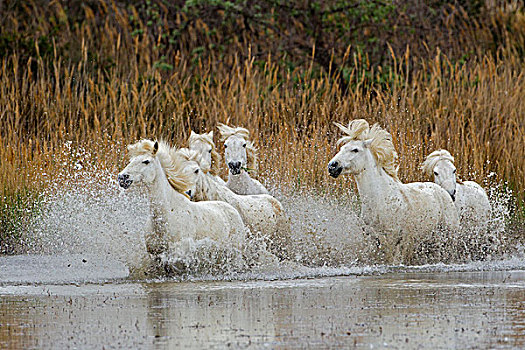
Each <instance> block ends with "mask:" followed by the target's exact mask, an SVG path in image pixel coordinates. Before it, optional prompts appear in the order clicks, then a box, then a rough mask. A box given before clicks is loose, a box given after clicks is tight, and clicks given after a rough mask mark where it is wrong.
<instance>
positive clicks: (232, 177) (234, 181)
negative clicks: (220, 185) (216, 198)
mask: <svg viewBox="0 0 525 350" xmlns="http://www.w3.org/2000/svg"><path fill="white" fill-rule="evenodd" d="M218 128H219V131H220V133H221V141H223V142H224V148H225V150H224V158H225V159H226V164H227V165H228V168H229V169H230V172H229V174H228V181H227V182H226V186H227V187H228V188H229V189H230V190H232V191H233V192H235V193H237V194H242V195H245V194H268V190H267V189H266V188H265V187H264V186H263V185H262V184H261V183H260V182H259V181H257V180H255V179H252V178H251V177H250V175H249V174H248V171H252V170H253V171H256V170H257V153H256V149H255V147H254V146H253V143H252V142H251V141H250V140H249V139H248V138H249V137H250V132H249V131H248V130H247V129H245V128H241V127H237V128H232V127H229V126H227V125H224V124H219V126H218Z"/></svg>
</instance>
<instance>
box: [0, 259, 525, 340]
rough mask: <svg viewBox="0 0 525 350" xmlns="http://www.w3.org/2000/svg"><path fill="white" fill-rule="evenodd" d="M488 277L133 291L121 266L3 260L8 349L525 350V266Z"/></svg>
mask: <svg viewBox="0 0 525 350" xmlns="http://www.w3.org/2000/svg"><path fill="white" fill-rule="evenodd" d="M108 266H111V267H110V268H108ZM482 266H485V267H487V266H490V265H483V264H479V265H476V264H471V265H457V266H449V267H444V266H426V267H418V268H406V267H388V268H387V267H384V268H370V269H364V270H360V271H357V270H356V271H354V272H355V274H354V273H351V272H349V271H343V270H341V271H339V272H340V273H341V274H346V276H332V277H330V276H327V277H319V278H310V279H305V278H299V279H288V280H282V279H281V280H251V281H217V282H213V281H186V282H181V281H173V280H164V281H160V280H156V281H149V282H133V281H129V280H126V279H123V277H125V267H124V266H122V265H120V266H118V264H116V263H114V262H111V261H106V262H93V261H90V258H89V257H82V256H77V255H73V256H69V257H47V258H44V259H43V260H42V257H31V256H19V257H7V258H6V257H4V258H0V267H1V269H0V280H1V281H2V283H1V284H0V301H1V302H0V348H13V349H16V348H19V349H28V348H97V349H100V348H282V349H290V348H307V347H309V348H316V349H322V348H333V347H344V348H351V347H359V348H393V349H406V348H434V349H450V348H460V349H468V348H472V349H474V348H476V349H477V348H501V349H507V348H508V349H511V348H516V349H517V348H523V347H525V271H522V270H521V269H523V268H524V267H525V262H523V261H521V260H513V261H507V262H501V263H498V264H494V265H492V266H490V267H491V268H492V269H493V270H492V271H483V268H482ZM17 268H18V269H21V270H22V272H21V273H20V274H17V272H16V270H17ZM50 268H52V270H53V271H56V272H55V275H53V274H46V273H45V271H49V270H50ZM498 269H500V271H497V270H498ZM68 270H69V271H70V273H71V275H68V276H65V277H64V274H66V273H67V271H68ZM60 271H62V272H60ZM317 273H318V274H319V275H322V274H323V273H326V274H336V273H337V271H333V270H326V271H323V270H322V269H318V270H317ZM17 276H18V277H17ZM66 279H71V280H73V281H74V280H75V279H76V280H78V281H79V282H75V283H74V284H71V283H62V282H64V281H65V280H66ZM89 280H91V281H93V282H91V283H90V282H86V281H89ZM97 280H98V282H95V281H97ZM104 280H105V281H106V282H103V281H104ZM80 281H83V282H80Z"/></svg>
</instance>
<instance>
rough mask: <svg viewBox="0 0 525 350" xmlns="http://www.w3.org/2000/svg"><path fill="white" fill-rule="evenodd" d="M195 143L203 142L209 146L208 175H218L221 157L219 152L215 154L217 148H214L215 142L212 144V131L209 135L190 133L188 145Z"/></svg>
mask: <svg viewBox="0 0 525 350" xmlns="http://www.w3.org/2000/svg"><path fill="white" fill-rule="evenodd" d="M195 142H203V143H207V144H208V145H210V146H211V169H210V173H211V174H212V175H213V176H217V175H219V172H220V165H221V164H222V160H221V155H220V154H219V152H217V147H215V142H213V131H212V132H211V134H206V133H204V134H197V133H195V132H192V133H191V135H190V140H189V144H190V146H191V144H193V143H195Z"/></svg>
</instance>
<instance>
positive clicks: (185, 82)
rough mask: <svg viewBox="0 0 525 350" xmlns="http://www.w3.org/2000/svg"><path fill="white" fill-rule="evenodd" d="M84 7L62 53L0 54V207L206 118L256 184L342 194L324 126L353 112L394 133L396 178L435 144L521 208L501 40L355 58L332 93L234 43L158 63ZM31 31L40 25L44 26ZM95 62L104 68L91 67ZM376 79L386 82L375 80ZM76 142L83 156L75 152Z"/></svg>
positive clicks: (515, 131) (315, 78) (114, 164)
mask: <svg viewBox="0 0 525 350" xmlns="http://www.w3.org/2000/svg"><path fill="white" fill-rule="evenodd" d="M54 6H57V4H55V5H54ZM28 11H31V9H28ZM54 11H56V12H57V13H60V8H58V9H56V8H55V10H54ZM85 11H86V18H87V19H86V21H84V22H83V23H82V25H80V26H77V27H76V28H67V33H69V34H67V35H69V37H68V36H67V35H64V38H63V40H71V43H70V54H69V55H68V56H67V57H68V58H67V59H65V58H64V57H65V56H64V55H62V53H61V52H60V50H59V49H58V47H61V46H60V43H57V42H52V43H51V44H49V45H50V46H49V45H48V46H47V51H48V54H47V56H44V54H43V53H42V47H41V46H42V44H39V43H38V42H36V43H35V46H34V49H35V52H36V53H35V56H32V57H29V58H27V57H22V56H21V55H18V54H17V52H16V51H15V52H13V53H11V54H9V55H7V56H5V57H3V58H2V59H1V60H0V159H1V166H0V189H1V191H2V201H3V205H2V208H4V209H3V210H4V211H5V210H7V209H5V208H8V207H9V206H10V204H8V203H11V202H10V201H9V200H10V199H9V198H13V196H14V195H15V194H16V195H17V196H19V195H20V193H38V192H39V191H40V190H42V186H45V183H46V181H43V179H47V178H53V177H54V176H57V174H58V173H63V171H64V169H63V168H64V167H72V166H74V164H76V163H74V162H71V161H70V160H71V159H73V158H75V159H76V158H78V159H79V161H81V162H82V166H84V167H91V168H94V167H96V168H105V169H109V170H110V171H112V172H114V173H115V174H116V173H117V172H118V170H119V169H121V168H122V166H123V165H124V155H125V146H126V145H127V144H129V143H132V142H134V141H136V140H138V139H140V138H163V139H166V140H169V141H170V142H172V143H174V144H176V145H180V146H184V145H186V140H187V138H188V136H189V133H190V130H192V129H193V130H195V131H196V132H204V131H209V130H216V129H215V127H216V125H217V123H218V122H222V123H227V124H231V125H239V126H244V127H246V128H248V129H250V130H251V131H252V134H253V138H254V141H255V143H256V144H257V146H258V148H259V159H260V165H259V168H260V171H259V174H258V176H259V178H261V179H262V180H263V181H265V180H266V181H269V182H270V183H271V184H272V185H274V186H276V187H281V188H287V189H290V188H292V189H294V188H314V189H317V190H319V191H329V192H334V191H345V190H346V189H347V188H348V186H351V180H350V179H345V180H343V181H341V180H337V181H335V180H333V179H331V178H329V176H328V173H327V171H326V165H327V163H328V161H329V159H330V158H331V157H332V156H333V155H334V154H335V152H336V149H337V148H336V141H337V139H338V138H339V137H340V136H341V135H340V133H339V132H338V129H337V128H336V127H335V126H334V125H333V122H341V123H347V122H348V121H350V120H352V119H356V118H364V119H367V120H368V121H369V122H371V123H375V122H377V123H379V124H381V125H382V126H383V127H385V128H386V129H387V130H388V131H390V132H391V133H392V135H393V137H394V143H395V145H396V147H397V151H398V153H399V155H400V162H399V166H400V178H401V179H402V180H403V181H419V180H428V179H425V178H424V177H423V175H422V173H421V171H420V170H419V167H420V164H421V163H422V161H423V160H424V157H425V156H426V155H427V154H428V153H430V152H431V151H433V150H435V149H438V148H446V149H448V150H449V151H450V152H451V153H452V154H453V155H454V156H455V157H456V164H457V167H458V174H459V175H460V176H461V177H462V178H464V179H471V180H475V181H478V182H480V183H483V184H488V183H487V179H489V178H490V181H504V182H505V183H506V186H508V187H509V188H511V189H512V190H514V193H515V195H516V198H518V199H519V200H523V196H524V189H525V99H524V98H523V96H525V75H524V74H525V73H524V70H523V64H524V59H523V54H522V53H520V52H518V51H516V50H513V49H512V47H511V46H508V47H504V48H502V49H500V50H498V51H497V54H495V55H494V54H486V55H481V56H476V57H474V58H471V59H469V60H468V61H466V62H463V61H458V60H452V59H449V58H448V57H447V56H446V55H445V54H443V53H441V52H439V50H436V51H435V53H434V54H433V55H432V57H431V58H429V59H420V58H418V57H412V56H411V54H410V51H409V49H407V51H406V52H405V53H402V54H395V53H394V52H393V51H392V52H391V59H392V65H391V67H390V68H391V69H390V70H389V71H388V72H386V71H383V70H382V69H381V67H379V68H378V67H375V68H374V67H373V66H371V65H370V62H368V61H367V58H366V56H363V57H361V56H359V55H353V57H350V58H348V59H349V61H351V62H350V66H351V67H352V69H351V70H350V78H349V80H350V86H351V88H350V89H349V91H348V92H347V93H342V92H341V91H340V89H339V88H338V87H337V85H336V84H334V83H333V81H334V79H336V78H337V77H334V76H330V75H329V74H327V73H323V72H322V71H320V70H319V69H318V68H316V67H315V65H314V64H313V61H312V62H311V63H310V64H305V65H303V66H302V67H299V68H294V69H289V68H286V67H283V65H280V64H278V63H277V62H276V60H275V59H274V58H272V56H271V55H268V56H267V57H266V58H265V59H264V61H262V62H261V60H259V61H256V60H255V58H254V57H252V56H250V54H249V47H242V48H241V49H242V50H243V52H245V53H246V54H243V55H241V54H237V53H235V52H234V51H235V50H232V52H229V53H227V54H224V55H221V57H220V58H219V56H217V57H207V58H199V57H198V56H195V55H193V54H191V51H184V50H179V51H176V52H172V53H171V54H170V55H169V56H167V57H160V56H159V53H158V51H157V50H155V45H156V42H155V40H154V38H152V37H151V36H148V35H146V34H144V35H132V33H131V31H132V30H133V27H132V25H131V23H129V20H128V17H126V16H124V15H120V16H119V14H121V12H120V10H118V9H115V11H114V12H113V13H114V14H115V16H116V19H115V18H112V21H114V22H115V21H116V23H118V25H112V24H111V23H114V22H110V20H109V19H107V20H105V21H104V20H102V22H100V19H95V17H94V16H92V14H91V13H90V10H89V7H86V8H85ZM32 18H35V21H37V18H39V14H34V16H33V17H32ZM35 26H37V27H38V28H40V30H42V31H44V32H45V31H48V30H50V29H49V28H48V27H46V26H48V24H47V23H44V22H42V23H37V24H35ZM190 34H191V33H190ZM190 37H191V35H190ZM73 39H74V40H73ZM239 45H241V44H239ZM73 56H74V59H72V58H71V57H73ZM101 57H109V58H111V59H110V60H109V62H110V63H108V64H107V65H103V64H101V62H103V60H101ZM385 77H386V83H381V84H375V83H373V82H374V81H376V82H377V81H380V80H385ZM79 147H80V148H82V149H83V150H85V153H84V154H83V155H82V156H80V155H78V154H77V153H78V152H77V153H75V152H76V151H74V150H75V149H78V148H79ZM219 147H221V146H219ZM80 158H82V159H80ZM72 164H73V165H72ZM224 171H225V172H224V174H226V169H224ZM4 214H5V213H4ZM1 216H2V217H5V215H1Z"/></svg>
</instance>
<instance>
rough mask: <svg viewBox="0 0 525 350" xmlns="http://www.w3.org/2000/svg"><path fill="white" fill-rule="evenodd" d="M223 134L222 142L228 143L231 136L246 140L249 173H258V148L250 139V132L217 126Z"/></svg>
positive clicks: (237, 128) (222, 125) (238, 128)
mask: <svg viewBox="0 0 525 350" xmlns="http://www.w3.org/2000/svg"><path fill="white" fill-rule="evenodd" d="M217 128H218V129H219V132H220V133H221V138H220V140H221V142H224V141H226V139H227V138H229V137H231V136H234V135H235V136H239V137H242V138H243V139H245V140H246V163H247V164H246V167H247V168H248V170H249V171H257V148H255V145H254V144H253V142H252V141H250V140H249V138H250V131H249V130H248V129H245V128H242V127H240V126H238V127H235V128H232V127H231V126H228V125H225V124H222V123H219V125H218V126H217Z"/></svg>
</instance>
